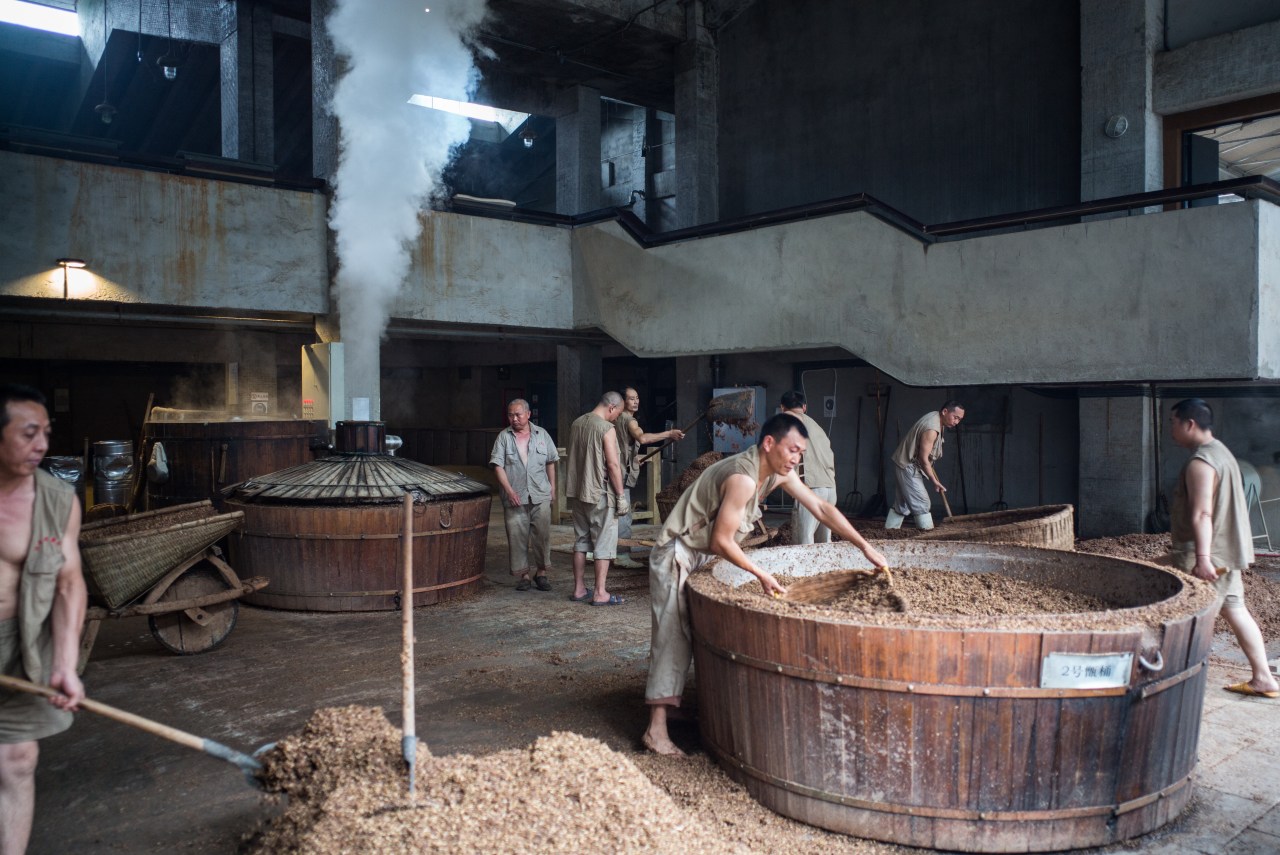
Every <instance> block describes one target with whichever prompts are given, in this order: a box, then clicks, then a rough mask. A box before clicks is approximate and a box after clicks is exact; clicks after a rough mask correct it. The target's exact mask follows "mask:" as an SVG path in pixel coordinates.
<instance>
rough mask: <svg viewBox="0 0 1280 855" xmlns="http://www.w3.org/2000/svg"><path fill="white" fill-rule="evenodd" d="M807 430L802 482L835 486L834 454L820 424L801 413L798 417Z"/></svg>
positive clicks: (820, 485) (819, 485)
mask: <svg viewBox="0 0 1280 855" xmlns="http://www.w3.org/2000/svg"><path fill="white" fill-rule="evenodd" d="M798 418H799V419H800V421H801V422H803V423H804V427H805V430H807V431H809V445H808V447H807V448H806V449H805V452H804V483H805V484H806V485H808V486H809V487H830V488H831V489H832V490H834V489H835V488H836V455H835V452H834V451H832V450H831V440H830V439H828V438H827V432H826V431H824V430H823V429H822V425H820V424H818V423H817V422H815V421H814V420H813V419H811V418H810V417H809V414H808V413H801V414H800V415H799V417H798Z"/></svg>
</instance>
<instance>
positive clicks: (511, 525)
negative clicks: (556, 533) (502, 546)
mask: <svg viewBox="0 0 1280 855" xmlns="http://www.w3.org/2000/svg"><path fill="white" fill-rule="evenodd" d="M502 512H503V522H504V523H506V528H507V550H508V552H507V554H508V556H509V560H510V562H511V575H512V576H519V575H521V574H523V573H525V572H526V571H528V570H529V568H530V567H537V568H539V569H546V568H548V567H550V566H551V503H550V502H526V503H525V504H523V505H521V506H520V507H518V508H513V507H511V505H509V504H507V502H506V500H505V499H504V500H503V502H502Z"/></svg>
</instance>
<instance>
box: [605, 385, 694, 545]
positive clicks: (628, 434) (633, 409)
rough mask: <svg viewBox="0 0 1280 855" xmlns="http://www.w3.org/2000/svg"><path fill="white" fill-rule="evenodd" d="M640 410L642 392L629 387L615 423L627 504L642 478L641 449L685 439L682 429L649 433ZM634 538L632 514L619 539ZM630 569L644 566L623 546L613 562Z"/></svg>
mask: <svg viewBox="0 0 1280 855" xmlns="http://www.w3.org/2000/svg"><path fill="white" fill-rule="evenodd" d="M639 411H640V393H639V392H638V391H636V389H635V388H633V387H631V386H628V387H627V388H625V389H623V390H622V414H621V415H619V416H618V420H617V421H616V422H614V428H615V429H616V430H617V431H618V453H619V455H620V456H621V457H622V478H623V481H624V486H623V492H624V493H625V494H626V496H627V504H628V505H630V504H631V488H632V487H634V486H635V485H636V481H638V480H639V478H640V447H641V446H644V445H649V444H650V443H654V442H667V441H668V440H681V439H684V431H682V430H680V429H678V428H672V429H671V430H665V431H662V432H661V433H645V432H644V429H643V428H641V427H640V422H638V421H636V413H638V412H639ZM630 537H631V512H630V511H628V512H627V515H626V516H625V517H622V518H621V519H619V520H618V539H619V540H626V539H628V538H630ZM613 563H614V564H615V565H617V566H618V567H622V568H624V569H627V570H639V569H640V568H641V567H643V566H644V565H642V564H640V563H638V562H636V561H634V560H632V558H631V547H629V546H619V547H618V557H617V558H616V559H615V560H614V562H613Z"/></svg>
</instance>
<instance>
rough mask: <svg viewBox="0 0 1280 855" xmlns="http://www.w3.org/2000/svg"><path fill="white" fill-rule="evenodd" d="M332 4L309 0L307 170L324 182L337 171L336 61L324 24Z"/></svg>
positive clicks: (331, 40) (331, 9)
mask: <svg viewBox="0 0 1280 855" xmlns="http://www.w3.org/2000/svg"><path fill="white" fill-rule="evenodd" d="M333 4H334V0H311V173H312V175H314V176H315V177H316V178H320V179H323V180H325V181H328V180H329V179H330V178H332V177H333V174H334V173H335V172H337V171H338V117H337V116H335V115H334V113H333V88H334V86H335V85H336V84H337V81H338V67H337V62H338V60H337V57H336V56H335V55H334V50H333V39H331V38H329V30H328V29H327V28H326V26H325V22H326V21H327V20H328V18H329V15H330V13H332V12H333Z"/></svg>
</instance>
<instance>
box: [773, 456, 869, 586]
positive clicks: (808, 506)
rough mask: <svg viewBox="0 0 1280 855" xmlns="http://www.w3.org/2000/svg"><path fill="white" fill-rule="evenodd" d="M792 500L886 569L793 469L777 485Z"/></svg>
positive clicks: (837, 512)
mask: <svg viewBox="0 0 1280 855" xmlns="http://www.w3.org/2000/svg"><path fill="white" fill-rule="evenodd" d="M778 486H779V487H781V488H782V489H783V490H784V491H785V492H786V493H788V494H789V495H790V496H791V497H792V498H793V499H795V500H796V501H797V502H799V503H800V504H801V505H803V506H804V508H805V510H807V511H808V512H809V513H811V514H813V516H814V518H815V519H817V520H818V522H820V523H821V524H822V525H825V526H826V527H827V528H829V529H831V531H832V532H834V533H835V534H837V535H839V536H840V539H841V540H847V541H849V542H850V543H852V544H853V545H854V546H856V547H858V548H859V549H861V550H862V554H863V555H865V556H867V560H868V561H870V562H871V563H872V564H874V565H875V566H877V567H887V566H888V565H889V562H888V561H887V560H886V559H885V557H884V556H883V555H881V554H880V551H879V550H878V549H876V548H875V547H874V546H872V545H871V544H870V543H868V542H867V539H866V538H865V537H863V536H862V535H861V534H860V533H859V532H858V530H857V529H855V528H854V527H853V524H852V523H850V522H849V520H848V519H847V518H846V517H845V515H844V514H842V513H840V509H839V508H837V507H836V506H835V505H833V504H831V503H830V502H828V501H826V500H825V499H823V498H820V497H819V496H818V494H817V493H815V492H813V490H811V489H809V485H807V484H805V483H804V481H802V480H800V476H798V475H797V474H796V472H795V470H794V469H793V470H792V471H791V472H790V473H788V475H787V477H786V478H784V479H782V481H781V482H780V483H779V484H778Z"/></svg>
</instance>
